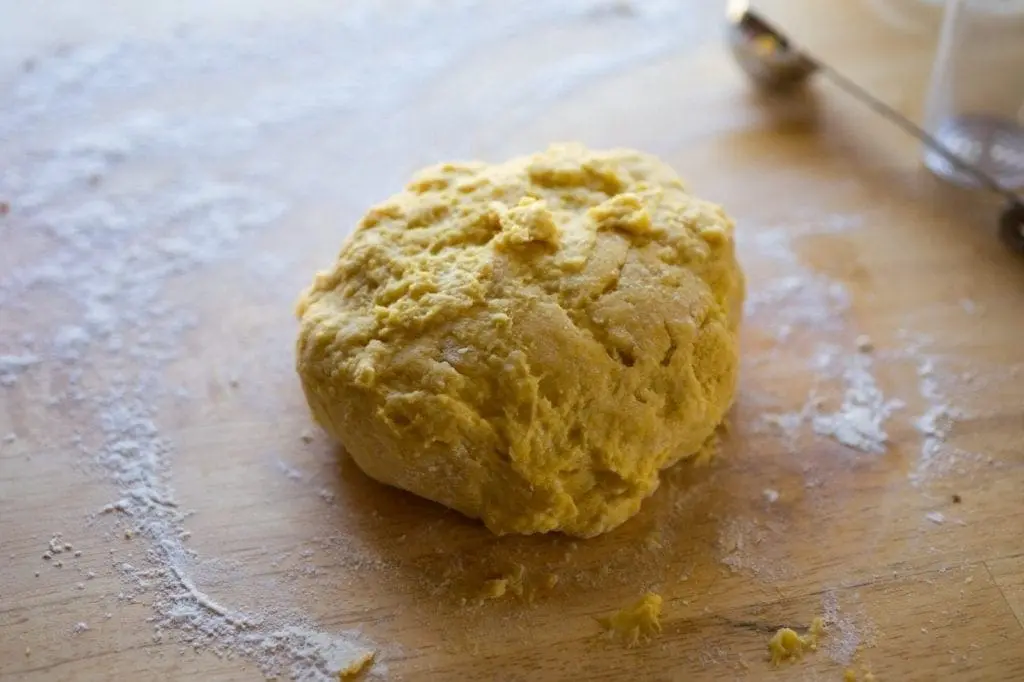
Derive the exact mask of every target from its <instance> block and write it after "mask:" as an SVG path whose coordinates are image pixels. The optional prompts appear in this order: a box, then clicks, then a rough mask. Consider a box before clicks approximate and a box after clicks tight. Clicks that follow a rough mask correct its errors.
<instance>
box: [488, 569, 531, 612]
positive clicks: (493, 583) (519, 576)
mask: <svg viewBox="0 0 1024 682" xmlns="http://www.w3.org/2000/svg"><path fill="white" fill-rule="evenodd" d="M525 580H526V566H524V565H522V564H515V565H514V566H513V567H512V568H511V569H510V570H508V571H505V573H504V574H503V575H502V576H501V577H500V578H492V579H490V580H486V581H484V587H483V590H482V591H481V593H480V602H481V603H483V601H484V600H485V599H500V598H501V597H504V596H505V595H506V594H508V593H512V594H514V595H515V596H517V597H521V596H523V585H524V583H525Z"/></svg>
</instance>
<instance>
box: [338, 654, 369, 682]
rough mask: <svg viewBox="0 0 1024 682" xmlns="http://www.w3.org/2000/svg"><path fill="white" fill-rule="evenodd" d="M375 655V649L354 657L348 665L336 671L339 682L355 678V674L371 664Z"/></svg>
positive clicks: (346, 681)
mask: <svg viewBox="0 0 1024 682" xmlns="http://www.w3.org/2000/svg"><path fill="white" fill-rule="evenodd" d="M376 656H377V652H376V651H367V652H366V653H365V654H363V655H362V656H360V657H359V658H357V659H355V660H354V661H352V662H351V663H349V664H348V666H346V667H344V668H342V669H341V670H339V671H338V680H339V682H349V680H353V679H355V677H356V675H358V674H359V673H361V672H363V671H364V670H366V669H367V668H369V667H370V665H372V664H373V659H374V658H375V657H376Z"/></svg>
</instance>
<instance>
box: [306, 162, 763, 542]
mask: <svg viewBox="0 0 1024 682" xmlns="http://www.w3.org/2000/svg"><path fill="white" fill-rule="evenodd" d="M743 295H744V280H743V275H742V273H741V270H740V268H739V266H738V264H737V262H736V259H735V256H734V248H733V223H732V221H731V220H730V219H729V218H728V217H727V216H726V214H725V213H724V212H723V211H722V209H721V208H719V207H718V206H716V205H714V204H711V203H708V202H705V201H702V200H700V199H698V198H696V197H694V196H693V195H691V194H689V193H688V192H687V191H686V189H685V187H684V185H683V183H682V182H681V181H680V180H679V178H678V177H677V176H676V174H675V173H674V172H673V171H672V170H671V169H670V168H669V167H668V166H666V165H665V164H663V163H662V162H660V161H658V160H657V159H656V158H654V157H652V156H649V155H646V154H642V153H640V152H636V151H631V150H612V151H590V150H588V149H586V148H584V147H582V146H579V145H559V146H552V147H551V148H549V149H547V150H546V151H544V152H541V153H538V154H535V155H532V156H526V157H521V158H515V159H512V160H510V161H507V162H505V163H501V164H496V165H490V164H485V163H478V162H471V163H447V164H443V165H439V166H435V167H432V168H428V169H426V170H423V171H421V172H420V173H419V174H417V175H416V176H415V178H414V179H413V180H412V182H411V183H409V185H408V186H407V187H406V188H405V191H403V192H401V193H399V194H396V195H394V196H392V197H391V198H390V199H388V200H386V201H385V202H383V203H381V204H379V205H377V206H375V207H373V208H372V209H370V211H369V212H368V213H367V214H366V216H365V217H363V219H362V220H361V221H360V222H359V224H358V226H357V227H356V229H355V231H354V233H353V234H352V235H351V236H350V237H349V238H348V240H347V241H346V242H345V244H344V246H343V247H342V249H341V252H340V253H339V254H338V258H337V261H336V262H335V263H334V265H333V266H332V267H331V268H330V269H329V270H327V271H325V272H321V273H319V274H318V275H317V276H316V278H315V280H314V282H313V285H312V286H311V287H310V288H309V289H307V290H306V291H305V292H304V293H303V294H302V297H301V299H300V301H299V304H298V315H299V317H300V319H301V330H300V332H299V338H298V343H297V356H298V357H297V368H298V373H299V376H300V377H301V380H302V386H303V389H304V392H305V395H306V399H307V400H308V403H309V406H310V409H311V410H312V413H313V416H314V418H315V419H316V421H317V422H318V423H319V424H320V425H321V426H322V427H323V428H324V429H326V430H327V431H328V432H329V433H330V434H331V435H332V436H333V437H334V438H336V439H337V440H338V441H340V442H341V444H342V445H343V446H344V448H345V449H346V450H347V451H348V453H349V454H350V455H351V457H352V459H354V460H355V462H356V463H357V464H358V465H359V466H360V467H361V468H362V470H363V471H365V472H366V473H367V474H369V475H370V476H371V477H373V478H375V479H377V480H378V481H381V482H383V483H387V484H390V485H393V486H397V487H399V488H404V489H405V490H408V491H411V492H413V493H416V494H417V495H421V496H423V497H426V498H429V499H431V500H436V501H437V502H440V503H441V504H444V505H447V506H448V507H451V508H454V509H457V510H459V511H461V512H462V513H464V514H466V515H468V516H471V517H476V518H479V519H482V520H483V522H484V523H485V524H486V525H487V527H488V528H490V529H491V530H492V531H494V532H495V533H498V534H504V533H538V532H545V531H563V532H565V533H568V534H570V535H575V536H580V537H590V536H594V535H597V534H599V533H603V532H605V531H608V530H611V529H612V528H615V527H616V526H618V525H619V524H621V523H622V522H624V521H625V520H626V519H628V518H629V517H631V516H633V515H634V514H636V513H637V511H638V510H639V508H640V504H641V502H642V501H643V500H644V499H645V498H646V497H648V496H649V495H650V494H651V493H652V492H654V490H655V489H656V488H657V487H658V481H659V472H660V471H661V470H662V469H665V468H666V467H669V466H671V465H673V464H675V463H676V462H678V461H679V460H681V459H683V458H685V457H688V456H690V455H693V454H694V453H696V452H698V451H699V450H700V448H701V446H702V445H703V444H704V442H705V441H706V440H707V439H708V438H709V437H710V436H711V435H712V434H713V432H714V430H715V428H716V426H717V425H718V424H719V423H720V422H721V421H722V419H723V417H724V415H725V413H726V411H727V410H728V409H729V407H730V405H731V403H732V400H733V395H734V392H735V386H736V378H737V368H738V358H737V327H738V325H739V322H740V317H741V308H742V301H743Z"/></svg>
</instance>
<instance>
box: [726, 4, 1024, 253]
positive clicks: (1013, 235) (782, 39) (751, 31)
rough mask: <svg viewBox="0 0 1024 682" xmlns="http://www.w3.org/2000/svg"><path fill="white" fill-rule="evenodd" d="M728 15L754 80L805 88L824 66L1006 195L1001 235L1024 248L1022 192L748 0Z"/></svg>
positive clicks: (770, 86) (736, 49)
mask: <svg viewBox="0 0 1024 682" xmlns="http://www.w3.org/2000/svg"><path fill="white" fill-rule="evenodd" d="M726 18H727V20H728V28H729V46H730V47H731V48H732V53H733V56H734V57H735V58H736V61H737V62H738V63H739V65H740V67H741V68H742V69H743V70H744V71H745V72H746V73H747V75H748V76H750V78H751V80H753V81H754V83H756V84H757V85H758V86H760V87H762V88H764V89H766V90H771V91H776V92H783V91H786V90H791V89H794V88H797V87H799V86H800V85H801V84H803V83H804V82H805V81H806V80H807V79H808V78H809V77H810V76H811V74H813V73H815V72H816V71H820V72H821V73H823V74H824V75H825V77H826V78H828V79H829V80H830V81H832V82H833V83H834V84H835V85H837V86H839V88H841V89H842V90H844V91H845V92H846V93H847V94H850V95H852V96H853V97H854V98H855V99H857V100H859V101H860V102H862V103H863V104H866V105H867V106H868V107H870V108H871V109H873V110H874V111H875V112H877V113H878V114H881V115H882V116H883V117H884V118H886V119H888V120H889V121H891V122H892V123H895V124H896V125H897V126H899V127H900V128H901V129H902V130H903V131H904V132H906V133H908V134H909V135H912V136H913V137H916V138H917V139H918V140H920V141H921V142H922V143H923V144H925V145H926V146H927V147H928V148H929V149H931V150H932V151H934V152H935V153H936V154H938V155H939V156H941V157H942V158H944V159H945V160H946V161H948V162H949V163H950V164H952V165H953V166H955V167H956V168H957V169H958V170H960V171H961V172H963V173H964V174H966V175H970V176H971V177H972V178H974V180H975V181H977V183H978V184H979V185H981V186H982V187H984V188H986V189H988V190H990V191H992V192H994V193H996V194H999V195H1000V196H1002V197H1003V198H1005V199H1006V206H1005V207H1004V208H1003V212H1002V213H1001V214H1000V217H999V236H1000V237H1001V238H1002V239H1003V241H1004V242H1005V243H1006V245H1007V246H1009V247H1010V248H1012V249H1013V250H1014V251H1017V252H1018V253H1024V199H1021V198H1020V196H1018V195H1017V193H1016V192H1014V191H1013V190H1011V189H1008V188H1006V187H1003V186H1002V185H1001V184H999V182H998V181H996V180H995V179H994V178H992V177H991V176H990V175H988V174H987V173H985V172H984V171H981V170H979V169H978V168H977V167H975V166H974V165H973V164H971V163H969V162H967V161H964V160H963V159H962V158H960V157H959V156H958V155H957V154H956V153H954V152H953V151H951V150H950V149H949V148H948V147H947V146H946V145H944V144H943V143H942V142H940V141H939V140H937V139H935V138H934V137H933V136H932V135H930V134H929V133H928V132H927V131H925V130H924V129H922V128H921V127H920V126H918V125H916V124H915V123H913V122H912V121H910V120H909V119H908V118H906V117H905V116H903V115H902V114H901V113H899V112H898V111H896V110H895V109H893V108H892V107H890V106H889V105H887V104H886V103H885V102H882V101H881V100H879V99H878V98H876V97H875V96H874V95H872V94H871V93H869V92H868V91H867V90H865V89H864V88H862V87H860V86H859V85H857V84H856V83H854V82H853V81H851V80H850V79H849V78H847V77H846V76H844V75H842V74H841V73H839V72H838V71H836V70H835V69H833V68H832V67H830V66H829V65H828V64H825V63H824V62H821V61H819V60H818V59H816V58H814V57H813V56H811V55H809V54H807V53H806V52H804V51H803V50H800V49H799V48H797V47H796V46H795V45H793V43H792V41H790V40H789V38H787V37H786V36H785V34H783V33H782V32H781V31H780V30H779V29H777V28H775V27H774V26H772V25H771V24H770V23H768V21H767V20H765V19H764V17H762V16H761V15H760V14H758V13H757V12H755V11H754V10H752V9H750V5H749V3H748V2H747V0H730V1H729V4H728V6H727V9H726Z"/></svg>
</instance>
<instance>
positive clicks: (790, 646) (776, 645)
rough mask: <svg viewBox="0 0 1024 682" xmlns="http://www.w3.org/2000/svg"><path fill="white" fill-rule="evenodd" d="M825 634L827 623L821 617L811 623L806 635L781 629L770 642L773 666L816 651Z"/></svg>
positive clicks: (769, 647) (789, 629) (790, 629)
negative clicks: (806, 652) (820, 639)
mask: <svg viewBox="0 0 1024 682" xmlns="http://www.w3.org/2000/svg"><path fill="white" fill-rule="evenodd" d="M823 634H825V621H823V620H822V619H821V618H820V617H819V618H815V619H814V620H813V621H811V627H810V628H809V629H808V630H807V634H806V635H803V636H801V635H798V634H797V633H796V631H795V630H793V629H792V628H779V631H778V632H776V633H775V634H774V635H773V636H772V638H771V639H770V640H769V641H768V652H769V653H770V654H771V659H772V664H773V665H779V664H780V663H782V662H784V661H789V660H795V659H798V658H802V657H803V655H804V652H805V651H816V650H817V648H818V638H819V637H821V636H822V635H823Z"/></svg>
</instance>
